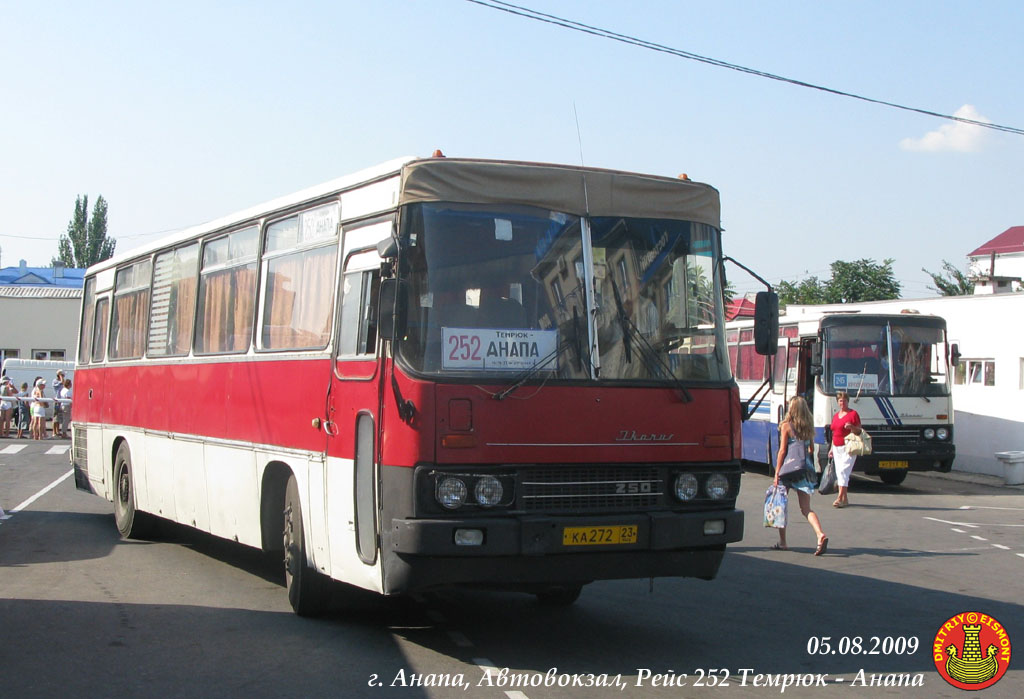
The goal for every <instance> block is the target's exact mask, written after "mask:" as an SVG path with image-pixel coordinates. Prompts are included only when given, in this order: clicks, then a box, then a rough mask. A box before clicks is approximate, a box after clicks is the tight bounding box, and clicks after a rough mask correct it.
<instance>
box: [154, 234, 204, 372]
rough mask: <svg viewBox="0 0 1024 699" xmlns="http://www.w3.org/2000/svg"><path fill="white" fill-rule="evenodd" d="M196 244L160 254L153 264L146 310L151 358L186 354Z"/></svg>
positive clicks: (192, 307) (194, 284) (193, 304)
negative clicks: (148, 308) (151, 282)
mask: <svg viewBox="0 0 1024 699" xmlns="http://www.w3.org/2000/svg"><path fill="white" fill-rule="evenodd" d="M198 263H199V244H198V243H193V244H191V245H186V246H185V247H182V248H178V249H177V250H170V251H168V252H163V253H160V254H159V255H157V256H156V260H155V262H154V266H153V299H152V302H151V305H150V310H149V347H148V349H147V352H148V354H149V356H151V357H173V356H180V355H184V354H188V350H189V348H190V347H191V346H192V317H193V316H194V315H195V310H196V287H197V286H198V279H197V277H196V272H197V269H198Z"/></svg>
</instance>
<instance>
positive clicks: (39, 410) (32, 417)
mask: <svg viewBox="0 0 1024 699" xmlns="http://www.w3.org/2000/svg"><path fill="white" fill-rule="evenodd" d="M53 398H58V399H62V400H56V401H55V400H53V399H52V398H49V397H48V396H47V395H46V379H44V378H43V377H42V376H37V377H36V378H35V379H33V381H32V389H31V391H30V390H29V385H28V382H24V383H22V384H21V390H18V388H17V387H16V386H15V385H14V382H13V381H11V379H10V378H9V377H7V376H4V377H3V379H0V438H7V437H10V436H11V431H12V429H15V430H17V438H18V439H23V438H24V437H25V432H26V431H28V434H29V436H30V437H31V438H32V439H43V438H44V437H45V436H46V412H47V410H46V408H47V405H48V404H49V403H53V406H54V407H53V437H54V438H55V439H58V438H59V439H65V438H66V437H67V430H68V426H69V425H70V424H71V404H70V403H67V402H66V401H68V400H70V399H71V379H68V378H65V376H64V372H63V371H58V372H57V377H56V378H55V379H54V380H53Z"/></svg>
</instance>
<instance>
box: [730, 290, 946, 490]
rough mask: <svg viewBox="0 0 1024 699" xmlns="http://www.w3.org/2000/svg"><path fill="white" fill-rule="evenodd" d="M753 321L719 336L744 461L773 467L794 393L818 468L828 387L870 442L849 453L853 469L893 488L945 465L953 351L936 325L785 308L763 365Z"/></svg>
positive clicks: (825, 435) (912, 317)
mask: <svg viewBox="0 0 1024 699" xmlns="http://www.w3.org/2000/svg"><path fill="white" fill-rule="evenodd" d="M753 325H754V321H753V320H737V321H734V322H732V323H730V324H729V325H728V326H727V338H726V339H727V343H728V346H729V355H730V360H731V362H732V367H733V371H734V375H735V377H736V382H737V383H738V384H739V388H740V398H741V401H742V402H743V403H744V405H745V406H746V408H747V413H748V415H749V419H748V420H746V421H745V422H744V425H743V459H744V460H745V461H746V462H748V463H750V464H752V465H757V464H760V465H763V466H771V465H774V461H775V454H777V453H778V447H779V423H780V422H781V421H782V419H783V417H784V416H785V411H786V404H787V402H788V401H789V399H790V398H792V397H793V396H796V395H801V396H804V398H806V399H807V402H808V404H809V405H810V407H811V411H812V412H813V414H814V425H815V436H814V441H815V454H816V461H817V463H818V467H819V470H821V469H822V468H823V467H824V466H825V464H826V463H827V461H828V450H829V441H830V439H831V430H830V424H831V422H832V416H833V415H834V414H835V413H836V411H837V410H838V404H837V402H836V391H846V392H847V393H848V394H849V396H850V407H852V408H853V409H854V410H856V411H857V413H858V414H859V415H860V418H861V422H862V424H863V426H864V429H866V430H867V431H868V433H869V434H870V435H871V437H872V440H873V452H872V454H871V455H869V456H861V457H858V458H857V462H856V466H855V467H854V470H855V471H859V472H863V473H865V474H868V475H878V476H879V477H880V478H881V479H882V481H883V482H885V483H889V484H892V485H898V484H899V483H902V482H903V480H904V479H905V478H906V475H907V472H908V471H949V470H950V469H951V468H952V466H953V459H954V457H955V455H956V447H955V446H954V443H953V404H952V398H951V395H950V388H951V386H950V384H951V381H950V375H951V374H950V371H949V367H950V360H951V359H952V361H953V363H954V364H955V363H956V361H957V359H958V352H957V347H956V345H953V346H952V347H950V345H949V343H948V342H947V338H946V321H945V320H943V319H942V318H940V317H938V316H930V315H919V314H916V313H913V312H904V313H898V314H889V315H882V314H868V313H862V312H859V311H855V310H854V311H845V312H842V311H835V310H823V309H820V308H815V307H813V306H800V307H792V308H791V309H789V310H788V311H787V313H786V315H783V316H780V318H779V348H778V351H777V352H776V354H775V356H774V358H768V360H767V361H766V359H765V357H763V356H761V355H758V354H756V353H755V352H754V346H753Z"/></svg>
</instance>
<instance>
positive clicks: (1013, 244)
mask: <svg viewBox="0 0 1024 699" xmlns="http://www.w3.org/2000/svg"><path fill="white" fill-rule="evenodd" d="M993 252H994V253H996V254H1001V253H1007V252H1024V226H1013V227H1012V228H1007V229H1006V230H1005V231H1003V232H1002V233H1000V234H999V235H997V236H996V237H995V238H993V239H992V240H990V241H988V242H987V243H985V244H984V245H982V246H981V247H980V248H978V249H977V250H974V251H973V252H969V253H967V256H968V257H978V256H980V255H990V254H992V253H993Z"/></svg>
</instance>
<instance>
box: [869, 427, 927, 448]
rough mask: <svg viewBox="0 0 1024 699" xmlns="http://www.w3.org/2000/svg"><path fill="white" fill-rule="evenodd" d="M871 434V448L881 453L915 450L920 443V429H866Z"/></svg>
mask: <svg viewBox="0 0 1024 699" xmlns="http://www.w3.org/2000/svg"><path fill="white" fill-rule="evenodd" d="M868 432H869V433H870V434H871V450H872V451H873V452H883V453H909V452H917V451H918V448H919V447H920V445H921V430H917V429H912V430H900V429H892V430H880V429H878V428H877V427H876V428H874V429H870V430H868Z"/></svg>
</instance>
